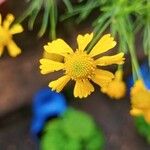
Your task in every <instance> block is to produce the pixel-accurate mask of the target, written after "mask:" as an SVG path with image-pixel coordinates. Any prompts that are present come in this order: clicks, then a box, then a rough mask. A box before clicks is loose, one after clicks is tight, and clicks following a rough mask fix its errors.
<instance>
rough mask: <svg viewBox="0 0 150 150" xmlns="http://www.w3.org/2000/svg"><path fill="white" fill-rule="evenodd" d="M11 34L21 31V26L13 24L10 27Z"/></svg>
mask: <svg viewBox="0 0 150 150" xmlns="http://www.w3.org/2000/svg"><path fill="white" fill-rule="evenodd" d="M9 31H10V33H11V34H17V33H21V32H23V27H22V26H21V25H20V24H15V25H13V26H12V27H11V28H10V30H9Z"/></svg>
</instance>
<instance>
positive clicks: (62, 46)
mask: <svg viewBox="0 0 150 150" xmlns="http://www.w3.org/2000/svg"><path fill="white" fill-rule="evenodd" d="M92 38H93V33H91V34H85V35H84V36H82V35H78V37H77V43H78V49H77V50H76V51H75V52H74V51H73V50H72V49H71V47H70V46H69V45H67V44H66V43H65V42H64V41H63V40H62V39H57V40H54V41H52V42H51V43H48V45H46V46H44V49H45V51H46V52H47V53H49V54H55V56H56V55H59V56H63V61H57V60H56V59H46V58H43V59H41V60H40V63H41V65H40V69H41V73H42V74H47V73H51V72H54V71H59V70H63V71H64V75H63V76H62V77H60V78H59V79H57V80H55V81H52V82H50V83H49V87H50V88H52V90H55V91H57V92H60V91H61V90H62V89H63V88H64V86H65V85H66V84H67V83H68V82H69V80H74V81H75V82H76V83H75V88H74V96H75V97H79V98H84V97H87V96H88V95H90V94H91V92H93V91H94V87H93V85H92V84H91V82H90V81H93V82H94V83H96V84H98V85H99V86H100V87H103V86H106V85H108V84H109V83H110V82H111V81H112V79H113V78H114V75H113V74H112V73H111V72H109V71H106V70H103V69H99V68H98V66H107V65H111V64H123V63H124V58H123V56H124V53H119V54H117V55H113V56H103V57H100V58H97V59H96V58H95V56H97V55H99V54H102V53H104V52H106V51H108V50H110V49H111V48H113V47H114V46H115V45H116V42H115V41H114V39H113V37H111V36H110V34H106V35H104V36H103V37H102V38H101V39H100V40H99V41H98V42H97V44H96V45H95V46H94V47H93V49H92V50H91V52H90V53H89V54H88V53H87V52H86V51H84V50H85V48H86V47H87V45H88V44H89V42H90V41H91V40H92Z"/></svg>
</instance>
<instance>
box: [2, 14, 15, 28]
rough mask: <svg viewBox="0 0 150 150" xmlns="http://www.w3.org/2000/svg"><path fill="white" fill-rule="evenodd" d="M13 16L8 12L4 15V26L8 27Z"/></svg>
mask: <svg viewBox="0 0 150 150" xmlns="http://www.w3.org/2000/svg"><path fill="white" fill-rule="evenodd" d="M14 19H15V18H14V16H13V15H12V14H8V15H7V16H6V19H5V20H4V22H3V25H4V28H5V29H8V28H9V27H10V25H11V24H12V22H13V21H14Z"/></svg>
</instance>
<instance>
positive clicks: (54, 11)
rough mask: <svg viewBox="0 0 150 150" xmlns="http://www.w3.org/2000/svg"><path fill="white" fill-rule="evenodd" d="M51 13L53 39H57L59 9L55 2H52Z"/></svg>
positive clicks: (52, 0)
mask: <svg viewBox="0 0 150 150" xmlns="http://www.w3.org/2000/svg"><path fill="white" fill-rule="evenodd" d="M50 4H51V13H50V25H51V38H52V40H55V39H56V20H57V8H56V3H55V0H50Z"/></svg>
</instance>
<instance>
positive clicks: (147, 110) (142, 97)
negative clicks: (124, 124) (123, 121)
mask: <svg viewBox="0 0 150 150" xmlns="http://www.w3.org/2000/svg"><path fill="white" fill-rule="evenodd" d="M131 107H132V109H131V111H130V114H131V115H133V116H143V117H144V118H145V120H146V121H147V122H148V123H150V91H149V90H147V89H146V87H145V86H144V83H143V81H141V80H138V81H136V83H135V85H134V86H133V87H132V89H131Z"/></svg>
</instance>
